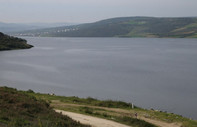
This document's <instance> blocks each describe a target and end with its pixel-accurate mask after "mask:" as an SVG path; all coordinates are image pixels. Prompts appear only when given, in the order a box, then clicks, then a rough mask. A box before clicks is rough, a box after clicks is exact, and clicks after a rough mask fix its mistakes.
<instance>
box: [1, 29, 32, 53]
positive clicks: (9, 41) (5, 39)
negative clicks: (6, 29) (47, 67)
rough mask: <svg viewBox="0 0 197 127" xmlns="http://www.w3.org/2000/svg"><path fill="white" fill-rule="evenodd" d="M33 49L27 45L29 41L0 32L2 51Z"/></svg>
mask: <svg viewBox="0 0 197 127" xmlns="http://www.w3.org/2000/svg"><path fill="white" fill-rule="evenodd" d="M31 47H33V46H32V45H29V44H27V41H26V40H24V39H21V38H17V37H12V36H8V35H5V34H3V33H1V32H0V51H1V50H12V49H27V48H31Z"/></svg>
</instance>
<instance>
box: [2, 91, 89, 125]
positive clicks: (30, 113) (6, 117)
mask: <svg viewBox="0 0 197 127" xmlns="http://www.w3.org/2000/svg"><path fill="white" fill-rule="evenodd" d="M0 127H88V126H87V125H82V124H80V123H78V122H75V121H73V120H72V119H71V118H69V117H67V116H63V115H61V114H59V113H56V112H55V111H54V110H53V109H52V108H51V107H50V106H49V103H47V102H46V101H44V100H41V99H36V98H35V97H34V96H31V95H29V94H26V92H23V91H17V90H16V89H12V88H8V87H0Z"/></svg>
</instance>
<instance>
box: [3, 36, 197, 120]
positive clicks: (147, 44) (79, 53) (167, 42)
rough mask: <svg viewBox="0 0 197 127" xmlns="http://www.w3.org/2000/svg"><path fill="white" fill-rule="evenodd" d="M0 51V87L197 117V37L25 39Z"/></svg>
mask: <svg viewBox="0 0 197 127" xmlns="http://www.w3.org/2000/svg"><path fill="white" fill-rule="evenodd" d="M27 40H28V43H30V44H33V45H34V46H35V47H34V48H32V49H29V50H15V51H4V52H0V60H1V61H0V84H1V85H7V86H10V87H15V88H18V89H24V90H27V89H32V90H34V91H36V92H45V93H55V94H58V95H66V96H80V97H88V96H91V97H96V98H99V99H114V100H123V101H128V102H131V101H132V102H134V103H135V104H136V105H138V106H141V107H144V108H155V109H160V110H163V111H169V112H174V113H178V114H182V115H184V116H187V117H192V118H195V119H197V110H196V107H197V101H196V98H197V92H196V91H197V85H196V83H197V78H196V75H197V68H196V65H197V57H196V56H197V43H196V42H197V39H138V38H133V39H129V38H27Z"/></svg>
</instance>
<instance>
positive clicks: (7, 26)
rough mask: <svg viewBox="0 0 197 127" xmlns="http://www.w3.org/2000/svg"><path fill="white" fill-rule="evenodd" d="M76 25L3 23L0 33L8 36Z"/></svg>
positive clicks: (0, 25)
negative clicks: (14, 33) (15, 33)
mask: <svg viewBox="0 0 197 127" xmlns="http://www.w3.org/2000/svg"><path fill="white" fill-rule="evenodd" d="M76 24H77V23H4V22H0V31H1V32H4V33H7V34H10V33H13V32H21V31H26V30H35V29H43V28H49V27H60V26H69V25H76Z"/></svg>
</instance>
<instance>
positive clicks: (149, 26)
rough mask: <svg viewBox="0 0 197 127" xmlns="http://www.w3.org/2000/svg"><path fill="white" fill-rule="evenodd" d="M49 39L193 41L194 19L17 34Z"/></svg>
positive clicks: (137, 20) (132, 20)
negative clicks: (132, 38)
mask: <svg viewBox="0 0 197 127" xmlns="http://www.w3.org/2000/svg"><path fill="white" fill-rule="evenodd" d="M18 34H22V35H27V36H52V37H176V38H185V37H188V38H196V37H197V18H191V17H183V18H154V17H123V18H113V19H107V20H102V21H99V22H95V23H88V24H81V25H75V26H67V27H57V28H48V29H40V30H34V31H25V32H23V33H18Z"/></svg>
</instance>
